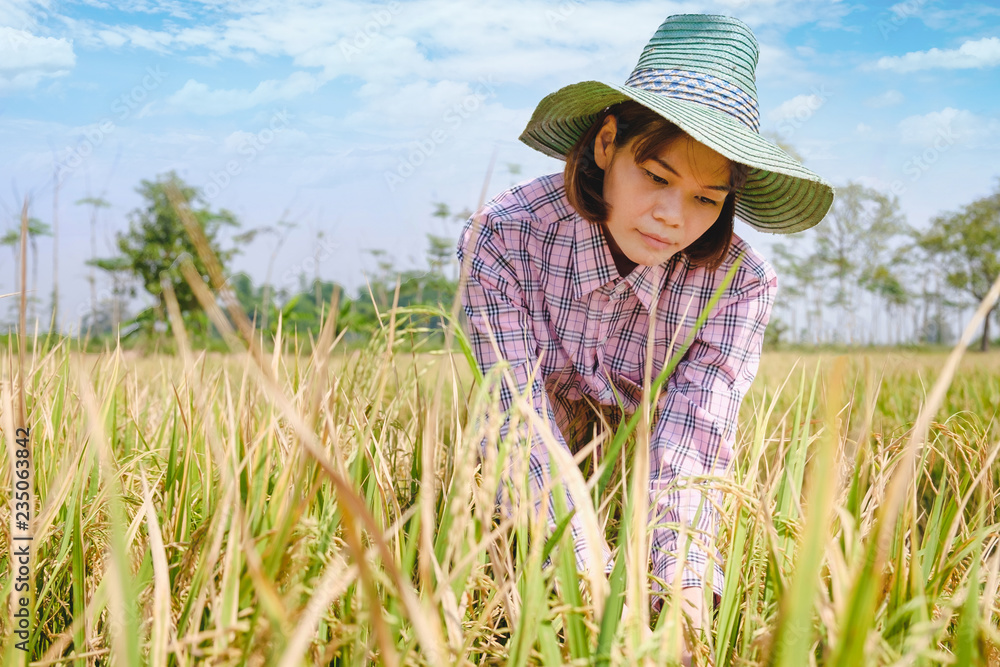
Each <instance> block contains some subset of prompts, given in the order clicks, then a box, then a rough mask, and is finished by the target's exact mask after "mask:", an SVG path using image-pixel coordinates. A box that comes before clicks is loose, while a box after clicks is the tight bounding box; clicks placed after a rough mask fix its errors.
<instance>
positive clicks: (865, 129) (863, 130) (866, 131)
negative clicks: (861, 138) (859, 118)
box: [855, 123, 872, 134]
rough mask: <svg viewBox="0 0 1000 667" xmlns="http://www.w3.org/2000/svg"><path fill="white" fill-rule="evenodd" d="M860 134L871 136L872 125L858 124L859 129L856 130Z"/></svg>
mask: <svg viewBox="0 0 1000 667" xmlns="http://www.w3.org/2000/svg"><path fill="white" fill-rule="evenodd" d="M855 130H856V131H857V133H858V134H869V133H870V132H871V131H872V126H871V125H865V124H864V123H858V126H857V128H855Z"/></svg>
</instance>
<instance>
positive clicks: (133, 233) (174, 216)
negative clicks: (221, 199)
mask: <svg viewBox="0 0 1000 667" xmlns="http://www.w3.org/2000/svg"><path fill="white" fill-rule="evenodd" d="M136 191H137V192H138V193H139V194H141V195H142V197H143V199H144V200H145V203H144V205H143V206H141V207H139V208H137V209H135V210H133V211H132V212H131V213H130V214H129V218H130V221H129V229H128V232H126V233H118V234H117V242H118V249H119V250H120V251H121V255H122V257H124V259H125V260H126V261H127V263H128V272H129V273H131V274H132V275H133V276H134V277H135V278H136V279H137V280H138V281H139V283H140V284H141V285H142V286H143V288H145V290H146V291H147V292H148V293H149V294H150V295H151V296H152V297H153V298H154V299H156V305H155V306H154V307H153V310H154V314H155V318H154V320H155V321H163V322H165V321H166V317H165V313H166V310H165V307H166V306H165V303H164V302H163V294H162V290H163V288H162V284H161V282H160V280H161V276H165V278H166V280H168V281H169V282H170V285H171V286H172V287H173V290H174V295H175V296H176V297H177V305H178V306H179V308H180V310H181V313H182V314H184V313H191V314H193V315H195V316H196V317H194V318H193V320H192V321H193V322H194V323H196V325H197V326H198V327H199V328H204V322H205V320H204V318H200V317H197V314H198V313H200V312H201V306H200V304H199V303H198V300H197V298H196V297H195V295H194V292H193V291H192V290H191V287H190V286H189V285H188V284H187V281H186V280H185V279H184V277H183V275H182V274H181V270H180V265H181V262H182V261H184V260H190V261H191V262H192V263H193V265H194V267H195V269H196V270H197V271H198V274H199V275H201V276H205V277H207V275H208V268H207V267H206V266H205V263H204V262H203V261H202V258H201V257H200V256H199V254H198V251H197V249H196V248H195V245H194V243H193V241H192V240H191V238H190V236H189V235H188V233H187V230H186V229H185V227H184V222H183V220H182V218H181V215H180V213H179V212H178V210H177V209H176V208H175V207H174V206H173V204H172V203H171V201H170V196H169V193H171V192H176V194H177V200H178V201H179V203H180V205H181V206H184V207H186V208H187V209H188V210H189V211H190V213H191V216H192V218H193V219H194V221H195V224H197V225H198V226H199V227H200V228H201V230H202V233H203V234H204V236H205V239H206V241H207V243H208V247H209V249H211V251H212V252H213V253H215V256H216V257H217V258H218V261H219V263H220V265H221V266H222V270H223V273H226V265H227V263H228V262H229V260H231V259H232V258H233V256H234V255H236V254H237V253H238V252H239V248H238V246H237V245H234V246H233V247H231V248H223V247H222V244H221V240H220V238H219V237H220V234H221V232H222V231H223V229H224V228H225V227H239V224H240V223H239V222H238V221H237V220H236V217H235V216H234V215H233V214H232V213H231V212H229V211H227V210H225V209H222V210H220V211H211V210H209V208H208V207H207V205H206V203H205V201H204V199H203V198H202V195H201V192H200V190H199V189H198V188H195V187H192V186H189V185H187V184H186V183H184V182H183V181H182V180H181V179H180V178H179V177H178V176H177V174H176V173H174V172H172V171H171V172H170V173H168V174H163V175H161V176H160V177H158V178H157V180H155V181H147V180H143V181H141V185H140V186H139V187H138V188H136Z"/></svg>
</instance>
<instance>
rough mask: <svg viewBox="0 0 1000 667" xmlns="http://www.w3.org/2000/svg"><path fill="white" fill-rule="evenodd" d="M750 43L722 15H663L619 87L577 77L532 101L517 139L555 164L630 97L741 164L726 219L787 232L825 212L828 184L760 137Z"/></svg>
mask: <svg viewBox="0 0 1000 667" xmlns="http://www.w3.org/2000/svg"><path fill="white" fill-rule="evenodd" d="M757 56H758V47H757V40H756V39H755V38H754V36H753V33H752V32H751V31H750V28H749V26H747V25H746V24H745V23H743V22H742V21H740V20H738V19H734V18H730V17H728V16H712V15H704V14H679V15H676V16H671V17H669V18H667V20H666V21H664V22H663V24H662V25H661V26H660V28H659V29H658V30H657V31H656V34H655V35H653V37H652V39H650V40H649V43H648V44H647V45H646V48H644V49H643V50H642V55H640V56H639V63H638V64H637V65H636V66H635V69H634V70H632V75H631V76H630V77H629V78H628V80H627V81H626V82H625V84H624V85H621V86H619V85H615V84H612V83H602V82H600V81H584V82H582V83H576V84H573V85H571V86H566V87H565V88H562V89H560V90H558V91H556V92H555V93H552V94H551V95H548V96H547V97H545V99H543V100H542V101H541V102H539V104H538V107H537V108H536V109H535V111H534V113H533V114H532V115H531V120H530V121H529V122H528V125H527V127H526V128H525V129H524V132H522V133H521V137H520V139H521V141H523V142H524V143H525V144H527V145H528V146H531V147H532V148H535V149H537V150H539V151H541V152H543V153H545V154H546V155H549V156H552V157H556V158H561V159H565V158H566V155H567V154H568V153H569V151H570V149H572V147H573V145H574V144H575V143H576V142H577V140H578V139H579V138H580V136H582V135H583V134H584V133H585V132H586V131H587V129H588V128H589V127H590V126H591V124H592V123H593V122H594V120H595V119H596V118H597V116H598V114H599V113H600V112H601V111H602V110H604V109H605V108H606V107H608V106H610V105H612V104H617V103H618V102H624V101H626V100H635V101H636V102H639V103H640V104H642V105H643V106H646V107H648V108H650V109H652V110H653V111H655V112H657V113H658V114H660V115H661V116H663V117H664V118H666V119H667V120H669V121H671V122H672V123H674V124H675V125H677V126H678V127H680V128H681V129H682V130H684V131H685V132H686V133H687V134H689V135H690V136H691V137H692V138H693V139H695V140H697V141H699V142H701V143H703V144H705V145H706V146H708V147H709V148H711V149H713V150H715V151H716V152H718V153H720V154H721V155H724V156H725V157H727V158H729V159H730V160H733V161H734V162H740V163H742V164H745V165H747V166H749V167H750V172H749V175H748V177H747V182H746V185H745V186H744V187H743V188H742V189H741V190H740V192H739V197H738V199H737V203H736V214H737V215H738V216H739V217H740V218H741V219H743V220H744V221H746V222H747V223H748V224H749V225H750V226H751V227H754V228H756V229H759V230H761V231H765V232H771V233H777V234H790V233H792V232H798V231H802V230H804V229H809V228H810V227H812V226H813V225H815V224H816V223H818V222H819V221H820V220H822V219H823V216H825V215H826V212H827V211H828V210H829V209H830V205H831V204H832V203H833V188H832V187H831V186H830V185H829V184H828V183H826V182H825V181H824V180H823V179H822V178H820V177H819V176H818V175H816V174H814V173H813V172H812V171H810V170H808V169H806V168H805V167H803V166H802V165H801V164H800V163H799V162H798V161H797V160H795V159H794V158H792V157H791V156H790V155H788V154H787V153H785V152H784V151H782V150H781V149H780V148H778V147H777V146H775V145H774V144H773V143H771V142H769V141H767V140H766V139H764V138H763V137H761V136H760V133H759V128H760V112H759V111H758V109H757V87H756V85H755V83H754V81H755V77H754V69H755V68H756V66H757Z"/></svg>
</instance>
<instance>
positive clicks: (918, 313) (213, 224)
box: [0, 165, 1000, 350]
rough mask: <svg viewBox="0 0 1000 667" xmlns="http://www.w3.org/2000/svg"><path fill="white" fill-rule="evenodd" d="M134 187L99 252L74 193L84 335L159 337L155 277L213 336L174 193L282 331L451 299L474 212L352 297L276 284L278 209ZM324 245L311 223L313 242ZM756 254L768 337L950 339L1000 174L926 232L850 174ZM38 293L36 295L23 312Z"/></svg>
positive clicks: (775, 341) (167, 182)
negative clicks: (790, 231)
mask: <svg viewBox="0 0 1000 667" xmlns="http://www.w3.org/2000/svg"><path fill="white" fill-rule="evenodd" d="M508 171H509V172H510V174H511V175H517V174H518V173H519V167H518V166H517V165H508ZM136 190H137V192H138V193H139V194H140V195H141V197H142V204H141V205H140V206H139V207H138V208H136V209H134V210H133V211H132V212H131V213H130V214H129V216H128V222H129V225H128V229H127V230H124V231H120V232H118V233H117V234H116V238H115V243H116V251H117V252H116V253H115V254H114V255H112V256H110V257H98V256H97V251H96V240H95V238H96V236H95V235H96V231H95V228H96V219H97V214H98V211H99V210H100V209H102V208H107V207H108V203H107V202H106V201H105V200H103V199H102V198H100V197H88V198H85V199H81V200H79V201H78V202H77V204H78V205H79V206H81V207H86V208H89V210H90V228H91V257H90V259H88V260H87V265H88V267H89V269H90V272H91V273H90V276H89V282H90V291H91V299H90V304H89V308H88V309H87V312H86V313H85V314H84V316H83V318H82V330H81V334H83V333H85V334H86V336H87V337H88V338H94V339H96V340H98V341H100V340H101V339H102V337H105V338H106V337H113V336H115V335H119V334H120V335H121V336H122V338H123V341H124V342H125V343H126V344H128V343H130V341H149V340H150V339H157V337H160V338H163V337H164V336H165V332H166V331H167V328H168V326H167V321H168V319H167V309H166V303H165V301H164V289H165V287H166V286H167V285H169V286H170V288H172V291H173V293H174V295H175V298H176V300H177V304H178V307H179V309H180V312H181V315H182V318H183V321H184V325H185V328H187V330H188V333H189V334H190V335H191V337H192V339H193V341H194V342H195V343H196V344H200V345H207V346H211V345H219V346H220V347H221V345H222V341H221V337H220V336H219V334H218V332H217V331H215V329H214V327H213V326H212V325H211V323H210V321H209V318H208V317H207V315H206V313H205V312H204V311H203V309H202V308H201V304H200V303H199V302H198V299H197V298H196V296H195V293H194V291H193V290H192V289H191V287H190V285H189V284H188V283H187V281H186V280H185V278H184V277H183V275H182V272H181V267H182V264H183V263H184V262H186V261H190V262H191V263H192V264H193V266H194V267H195V269H196V270H197V272H198V274H199V275H202V276H206V277H207V275H208V267H207V266H206V265H205V264H204V260H203V259H202V257H201V255H200V254H199V252H198V250H197V248H196V247H195V245H194V243H193V242H192V240H191V238H190V236H189V234H188V233H187V232H186V230H185V226H184V223H183V220H182V217H181V215H180V213H179V211H178V205H180V206H181V207H182V208H185V209H187V211H188V212H190V214H191V216H192V218H191V219H193V220H194V221H195V223H196V224H197V225H198V227H199V228H200V229H201V232H202V234H201V235H202V236H203V237H204V239H205V240H206V241H207V244H208V247H209V248H210V249H211V251H212V253H213V254H214V255H215V257H216V258H217V259H218V261H219V263H220V264H221V265H222V267H223V271H224V274H225V275H226V276H227V281H226V284H227V285H228V286H229V288H230V289H232V290H233V293H234V294H235V296H236V298H237V299H238V301H239V303H240V304H241V305H242V307H243V308H244V309H245V310H246V312H247V313H248V314H249V315H250V316H251V317H253V318H254V319H255V321H256V324H257V327H258V328H259V329H261V330H262V331H264V332H268V333H270V334H274V333H275V332H276V330H277V326H278V320H279V318H280V320H281V321H282V323H283V324H282V326H283V327H284V330H285V331H290V330H292V329H294V330H297V331H298V332H299V333H300V335H303V336H305V337H308V335H307V334H308V332H312V333H313V334H314V335H315V334H317V333H318V331H319V328H320V324H321V321H322V319H323V318H324V317H328V316H330V315H331V313H330V312H329V310H330V308H331V305H333V306H335V307H336V313H333V315H334V316H335V317H336V318H337V323H338V324H337V327H338V331H340V332H343V334H344V335H345V336H346V337H347V339H348V340H350V339H351V338H355V339H357V340H365V339H366V337H367V336H368V335H369V334H370V333H371V332H373V331H374V330H375V329H376V328H377V327H379V326H380V319H379V318H380V316H382V315H384V314H385V313H386V312H387V311H388V310H389V308H390V307H391V305H392V303H393V302H394V299H395V301H396V303H397V305H399V306H437V305H443V306H445V307H446V308H447V307H448V306H449V305H450V304H451V303H452V300H453V299H454V296H455V293H456V289H457V279H458V267H457V262H456V260H455V250H454V249H455V244H456V238H457V231H458V228H459V225H460V224H461V223H462V222H464V221H465V220H466V219H468V217H469V216H470V215H471V211H469V210H463V211H460V212H453V211H452V210H451V209H450V208H449V207H448V206H447V205H446V204H444V203H437V204H434V210H433V213H432V217H434V218H435V219H436V220H437V224H436V227H437V230H438V233H429V234H427V235H426V240H427V247H426V249H425V262H426V265H425V266H424V267H421V268H413V269H405V270H401V269H399V268H398V267H397V266H396V263H395V261H394V260H393V259H392V258H391V257H390V256H389V255H388V254H387V253H386V252H385V251H384V250H381V249H370V250H368V251H366V252H367V253H368V255H369V257H370V259H371V261H372V262H373V263H374V270H373V271H372V272H371V273H370V274H369V275H367V276H366V283H365V284H364V285H362V286H361V287H359V288H358V289H357V290H356V292H355V294H354V295H348V294H347V292H346V290H345V289H344V288H343V287H342V286H341V285H339V284H337V283H335V282H333V281H327V280H322V279H321V278H320V277H319V275H318V264H319V262H318V261H317V262H315V263H314V267H316V272H315V273H314V275H313V276H311V277H310V276H308V275H306V272H305V271H301V272H300V273H299V275H298V276H297V278H298V285H297V286H294V287H290V286H289V285H288V282H287V281H283V285H284V286H282V287H276V286H275V285H274V284H273V283H274V281H273V272H274V266H275V263H276V260H277V256H278V253H279V251H280V250H281V248H282V246H283V245H284V243H285V241H286V240H287V239H288V237H289V234H290V233H291V232H292V230H293V229H295V227H296V226H297V225H296V223H293V222H289V221H287V220H279V221H278V222H276V223H275V224H273V225H263V226H259V227H254V228H251V229H243V228H242V226H241V223H240V222H239V220H238V219H237V218H236V216H235V215H234V214H233V213H232V212H230V211H228V210H226V209H220V210H212V209H211V208H210V207H209V206H208V204H207V203H206V201H205V199H204V197H203V194H202V193H201V191H200V190H199V189H198V188H196V187H193V186H190V185H188V184H187V183H184V182H183V180H182V179H180V178H179V177H178V176H177V174H176V173H174V172H170V173H167V174H163V175H160V176H159V177H157V178H156V179H154V180H142V181H141V183H140V185H139V186H138V187H137V188H136ZM51 231H52V228H51V227H49V225H47V224H46V223H44V222H42V221H41V220H38V219H37V218H30V219H29V225H28V236H29V239H28V240H29V245H30V248H31V250H32V253H31V262H32V271H31V275H32V285H33V286H34V285H37V272H38V264H39V258H38V247H37V240H38V238H39V237H41V236H45V235H51ZM227 232H229V233H228V234H227ZM260 240H264V241H265V242H267V243H268V245H269V247H270V249H271V254H270V258H269V261H268V264H267V267H266V274H265V277H264V280H263V281H262V282H261V283H260V284H255V283H254V281H253V279H252V278H251V277H250V276H249V275H247V274H246V273H243V272H236V273H234V272H233V271H232V270H231V266H232V263H233V260H234V258H235V257H236V256H237V255H239V254H240V253H242V252H243V251H244V250H245V249H246V248H247V247H248V246H249V244H251V243H254V242H255V241H260ZM0 244H4V245H8V246H10V247H11V249H12V251H14V259H15V263H14V268H15V271H14V274H15V285H16V284H17V281H18V279H19V275H20V274H19V268H18V265H17V263H18V256H17V255H18V248H19V245H20V225H18V226H17V227H16V228H14V229H12V230H10V231H8V232H7V233H6V234H5V235H4V236H2V237H0ZM322 246H323V232H322V231H320V232H317V238H316V248H321V247H322ZM764 252H765V254H766V255H768V256H770V257H771V259H772V263H773V264H774V266H775V269H776V271H777V272H778V275H779V295H778V301H777V303H776V304H775V309H774V313H773V315H772V320H771V324H770V325H769V326H768V329H767V344H769V345H772V346H774V345H783V344H802V345H824V344H842V345H873V344H888V345H901V344H928V343H930V344H948V343H951V342H953V340H954V338H955V336H956V334H957V333H958V332H960V331H961V327H962V326H963V325H964V321H963V319H964V313H965V311H967V309H968V308H970V307H974V306H976V305H978V303H979V302H980V301H981V300H982V299H983V297H984V296H985V295H986V292H987V291H988V289H989V287H990V285H991V284H992V282H993V280H994V279H995V278H996V276H997V275H998V273H1000V180H998V182H997V186H996V189H995V191H994V192H993V193H991V194H989V195H987V196H985V197H982V198H979V199H976V200H975V201H973V202H970V203H969V204H966V205H965V206H962V207H961V208H960V209H959V210H957V211H950V212H944V213H941V214H939V215H936V216H935V217H934V218H933V219H932V220H931V223H930V226H929V227H928V229H926V230H916V229H914V228H913V227H911V226H910V225H909V224H908V223H907V221H906V219H905V216H904V215H903V214H902V213H901V211H900V207H899V201H898V198H897V197H895V196H894V195H890V194H887V193H885V192H881V191H879V190H877V189H874V188H871V187H867V186H864V185H862V184H859V183H854V182H849V183H847V184H846V185H844V186H841V187H839V188H837V198H836V200H835V202H834V204H833V207H832V208H831V210H830V213H829V214H828V215H827V217H826V218H825V219H824V221H823V222H822V223H821V224H820V225H818V226H817V227H815V228H813V229H812V230H809V231H807V232H805V233H803V234H797V235H795V236H791V237H788V240H785V241H782V242H780V243H775V244H774V245H773V246H772V248H771V251H770V252H767V250H764ZM98 275H103V278H104V283H105V284H108V285H110V289H105V290H103V292H102V293H103V295H104V297H105V298H103V299H102V298H99V297H98V291H97V287H96V285H97V282H98V277H97V276H98ZM397 287H398V295H397V294H396V291H397ZM140 291H141V292H143V293H145V295H146V296H147V300H151V301H152V305H151V306H149V307H147V308H145V309H143V310H141V311H139V312H137V313H133V312H131V309H130V302H131V299H132V298H133V297H136V296H137V295H138V294H139V292H140ZM57 294H58V283H55V285H54V289H53V295H52V300H51V311H50V322H57V321H58V299H57V296H56V295H57ZM38 305H40V299H38V297H37V296H35V297H34V298H33V299H32V300H31V314H32V316H33V315H34V314H35V313H36V309H37V306H38ZM991 319H993V320H995V319H997V308H996V307H994V309H993V311H992V312H991V314H990V316H989V317H987V318H986V323H985V325H984V328H983V331H982V333H981V337H980V341H979V347H980V349H983V350H986V349H987V347H988V345H989V343H990V340H991V335H992V334H991V331H992V329H991V323H990V320H991ZM427 325H428V326H429V327H430V329H431V330H434V329H435V328H436V327H439V326H440V325H441V320H440V319H439V318H430V319H429V320H428V322H427Z"/></svg>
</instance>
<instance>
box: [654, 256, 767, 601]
mask: <svg viewBox="0 0 1000 667" xmlns="http://www.w3.org/2000/svg"><path fill="white" fill-rule="evenodd" d="M776 292H777V276H776V275H775V274H774V271H773V269H771V267H770V266H769V265H768V264H767V263H766V262H761V263H760V264H758V265H757V266H756V267H755V268H754V267H751V266H749V265H748V264H747V263H744V265H743V266H742V267H741V268H740V269H739V270H738V272H737V275H736V278H735V279H734V281H733V286H732V287H731V288H730V292H729V294H728V295H726V296H725V297H723V298H722V299H721V300H720V302H719V304H718V305H717V307H716V310H715V312H714V313H713V314H712V315H711V316H710V317H709V319H708V320H707V321H706V323H705V325H704V326H703V327H702V329H701V331H699V332H698V333H697V334H696V336H695V339H694V341H693V343H692V345H691V347H690V348H689V349H688V351H687V353H686V354H685V356H684V358H683V360H682V361H681V362H680V363H679V364H678V366H677V368H676V369H675V370H674V372H673V374H672V375H671V376H670V378H669V380H668V381H667V384H666V389H665V393H664V395H663V396H662V397H661V400H660V404H659V418H658V421H657V423H656V425H655V427H654V433H653V437H652V439H651V442H650V448H651V452H650V484H649V489H650V504H651V507H652V508H653V513H654V516H655V517H656V518H655V524H672V525H673V526H676V525H680V524H681V523H683V524H684V525H686V526H687V527H688V528H689V529H690V530H689V535H691V536H692V538H693V540H692V541H691V544H690V546H689V547H688V548H687V558H686V565H685V567H684V570H683V572H682V573H680V576H681V587H682V588H698V589H700V588H701V587H702V586H704V582H706V581H707V579H706V570H707V569H708V567H709V566H710V565H709V564H710V562H711V561H710V559H709V557H708V554H706V553H705V551H704V549H702V548H701V546H700V544H699V543H701V544H703V543H704V542H705V540H706V539H708V538H709V537H712V538H714V536H715V535H716V530H717V523H718V518H717V513H716V508H715V505H716V503H718V501H719V494H718V493H717V492H714V493H713V494H712V495H713V497H712V499H711V500H709V498H708V497H706V495H705V494H706V492H705V491H703V490H702V489H699V488H697V487H695V486H691V485H690V484H687V483H686V480H685V478H686V477H688V476H702V475H719V476H721V475H725V474H727V468H728V466H729V463H730V461H731V459H732V457H733V445H734V441H735V434H736V422H737V417H738V414H739V408H740V403H741V402H742V401H743V397H744V396H745V395H746V392H747V390H748V389H749V388H750V384H751V383H752V382H753V379H754V376H755V375H756V374H757V368H758V366H759V363H760V354H761V347H762V344H763V338H764V329H765V327H766V325H767V321H768V319H769V317H770V313H771V307H772V305H773V303H774V297H775V294H776ZM712 501H715V502H712ZM655 524H654V525H655ZM684 548H685V545H683V544H678V540H677V531H676V530H675V529H674V528H673V527H670V526H662V525H661V527H659V528H654V530H653V536H652V573H653V574H654V575H655V576H657V577H659V578H660V579H662V580H663V581H665V582H673V581H674V580H675V577H676V576H678V575H677V572H676V567H677V561H676V558H675V556H674V554H678V555H679V554H681V553H682V552H683V551H684ZM721 584H722V582H721V581H713V588H714V589H715V592H716V593H719V594H721ZM695 597H700V596H695Z"/></svg>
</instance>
